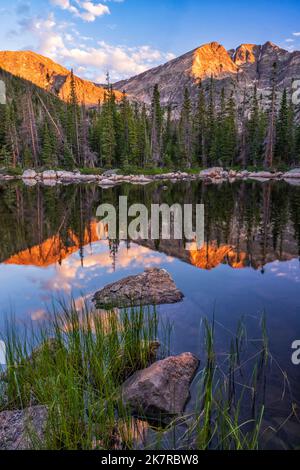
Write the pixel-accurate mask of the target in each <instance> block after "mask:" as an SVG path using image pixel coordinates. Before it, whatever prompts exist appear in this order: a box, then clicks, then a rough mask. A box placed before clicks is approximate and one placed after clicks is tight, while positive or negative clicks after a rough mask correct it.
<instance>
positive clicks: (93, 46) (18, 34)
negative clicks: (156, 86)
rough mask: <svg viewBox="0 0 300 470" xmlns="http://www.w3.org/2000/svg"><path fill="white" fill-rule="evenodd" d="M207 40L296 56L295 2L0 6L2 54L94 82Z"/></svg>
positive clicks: (60, 0)
mask: <svg viewBox="0 0 300 470" xmlns="http://www.w3.org/2000/svg"><path fill="white" fill-rule="evenodd" d="M211 41H218V42H220V43H221V44H223V45H224V46H225V47H226V48H227V49H231V48H236V47H237V46H238V45H240V44H242V43H255V44H263V43H265V42H266V41H272V42H274V43H276V44H277V45H279V46H280V47H283V48H285V49H287V50H290V51H293V50H300V7H299V0H286V1H285V2H283V1H282V0H281V1H279V0H269V1H266V0H252V1H251V2H249V1H248V2H247V1H243V0H240V1H237V0H228V1H224V0H215V1H212V0H211V1H209V0H206V1H202V0H162V1H159V0H151V1H150V0H31V1H29V0H0V44H1V46H0V47H1V50H33V51H35V52H38V53H40V54H43V55H45V56H47V57H50V58H51V59H53V60H55V61H56V62H58V63H60V64H62V65H64V66H66V67H68V68H71V67H72V68H74V70H75V72H76V73H77V74H78V75H80V76H81V77H83V78H87V79H90V80H93V81H95V82H99V83H101V82H103V81H104V79H105V76H106V73H107V72H110V75H111V77H112V79H113V80H118V79H122V78H128V77H130V76H133V75H136V74H138V73H141V72H143V71H145V70H147V69H149V68H151V67H154V66H156V65H159V64H161V63H164V62H167V61H168V60H170V59H172V58H174V57H176V56H179V55H181V54H184V53H185V52H188V51H190V50H192V49H194V48H196V47H198V46H200V45H201V44H205V43H207V42H211Z"/></svg>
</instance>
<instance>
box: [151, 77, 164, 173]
mask: <svg viewBox="0 0 300 470" xmlns="http://www.w3.org/2000/svg"><path fill="white" fill-rule="evenodd" d="M162 124H163V112H162V109H161V106H160V93H159V88H158V85H155V86H154V89H153V97H152V103H151V126H152V127H151V160H152V163H153V164H154V165H155V166H156V167H160V166H161V164H162Z"/></svg>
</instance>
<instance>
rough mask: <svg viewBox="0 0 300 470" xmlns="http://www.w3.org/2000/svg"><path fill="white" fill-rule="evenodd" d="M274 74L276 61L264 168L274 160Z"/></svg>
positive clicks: (275, 66)
mask: <svg viewBox="0 0 300 470" xmlns="http://www.w3.org/2000/svg"><path fill="white" fill-rule="evenodd" d="M276 76H277V63H276V62H275V63H274V64H273V75H272V91H271V95H270V105H269V116H268V121H269V122H268V130H267V137H266V149H265V159H264V166H265V168H271V167H272V165H273V160H274V146H275V134H276V122H275V121H276Z"/></svg>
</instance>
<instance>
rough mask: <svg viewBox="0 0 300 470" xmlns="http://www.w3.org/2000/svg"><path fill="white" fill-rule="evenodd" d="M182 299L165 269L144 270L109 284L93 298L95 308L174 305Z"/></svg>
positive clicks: (180, 293)
mask: <svg viewBox="0 0 300 470" xmlns="http://www.w3.org/2000/svg"><path fill="white" fill-rule="evenodd" d="M182 299H183V294H182V292H180V291H179V290H178V289H177V287H176V285H175V283H174V281H173V279H172V278H171V276H170V274H169V273H168V272H167V271H166V270H165V269H158V268H153V269H146V270H145V272H144V273H142V274H139V275H137V276H129V277H127V278H125V279H121V280H120V281H118V282H115V283H113V284H110V285H108V286H106V287H104V289H102V290H100V291H99V292H97V293H96V294H95V296H94V299H93V300H94V301H95V302H96V306H97V308H107V307H119V308H123V307H124V308H125V307H131V306H140V305H160V304H174V303H176V302H180V301H181V300H182Z"/></svg>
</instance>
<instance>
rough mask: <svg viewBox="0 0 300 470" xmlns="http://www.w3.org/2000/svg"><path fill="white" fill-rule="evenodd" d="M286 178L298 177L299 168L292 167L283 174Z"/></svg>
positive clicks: (299, 175) (299, 176)
mask: <svg viewBox="0 0 300 470" xmlns="http://www.w3.org/2000/svg"><path fill="white" fill-rule="evenodd" d="M283 177H284V178H286V179H293V178H295V179H300V168H294V169H293V170H290V171H288V172H287V173H285V174H284V175H283Z"/></svg>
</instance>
